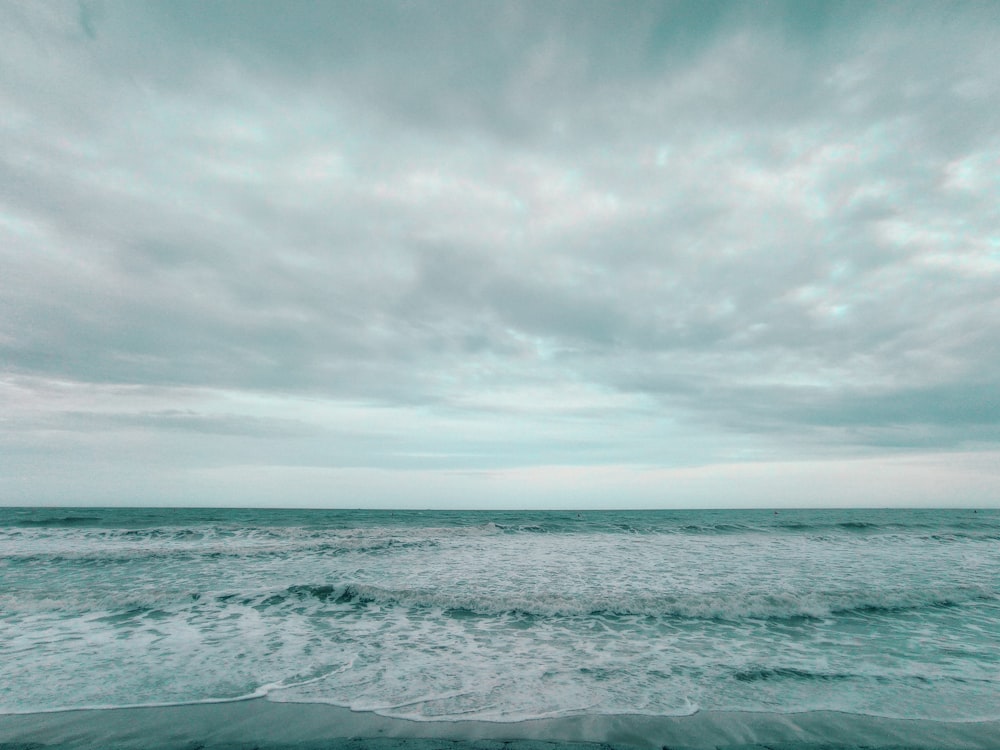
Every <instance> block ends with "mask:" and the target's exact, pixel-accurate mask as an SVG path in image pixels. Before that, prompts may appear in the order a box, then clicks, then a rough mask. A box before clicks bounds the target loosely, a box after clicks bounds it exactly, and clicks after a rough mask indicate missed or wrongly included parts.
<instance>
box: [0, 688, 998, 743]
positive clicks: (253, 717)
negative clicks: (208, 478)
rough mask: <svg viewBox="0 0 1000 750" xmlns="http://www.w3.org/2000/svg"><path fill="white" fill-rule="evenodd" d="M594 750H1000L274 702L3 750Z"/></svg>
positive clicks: (138, 712) (967, 733) (731, 716)
mask: <svg viewBox="0 0 1000 750" xmlns="http://www.w3.org/2000/svg"><path fill="white" fill-rule="evenodd" d="M595 744H597V745H604V746H605V747H607V746H611V747H613V748H617V747H621V748H655V749H656V750H660V749H662V748H668V749H669V750H685V749H686V748H689V749H692V750H693V749H697V750H708V749H709V748H725V749H726V750H760V749H761V748H769V750H821V749H822V750H833V749H835V748H838V749H839V748H879V749H884V750H888V749H889V748H891V749H892V750H899V749H901V748H913V749H914V750H931V749H935V750H944V749H947V750H953V749H954V750H959V749H961V750H994V749H997V748H1000V721H988V722H939V721H922V720H904V719H883V718H877V717H869V716H858V715H851V714H842V713H837V712H830V711H815V712H806V713H798V714H773V713H744V712H700V713H697V714H694V715H692V716H684V717H659V716H642V715H618V716H599V715H596V716H590V715H581V716H571V717H564V718H558V719H541V720H537V721H525V722H518V723H493V722H482V721H463V722H422V721H421V722H414V721H405V720H400V719H389V718H385V717H382V716H378V715H377V714H372V713H359V712H354V711H350V710H348V709H345V708H339V707H336V706H328V705H318V704H301V703H276V702H271V701H268V700H266V699H254V700H246V701H239V702H231V703H214V704H197V705H184V706H166V707H151V708H123V709H93V710H82V711H60V712H53V713H40V714H17V715H4V716H0V750H15V749H16V750H28V749H29V748H31V749H33V750H42V749H43V748H45V749H46V750H57V749H58V750H96V749H97V748H121V749H122V750H126V749H127V750H140V749H141V750H167V749H168V748H169V749H171V750H173V749H174V748H177V749H178V750H199V749H203V750H251V749H252V748H257V749H258V750H320V748H329V749H330V750H333V749H335V748H336V749H338V750H339V749H344V750H348V749H349V750H446V749H447V750H543V749H544V750H583V748H593V747H594V745H595Z"/></svg>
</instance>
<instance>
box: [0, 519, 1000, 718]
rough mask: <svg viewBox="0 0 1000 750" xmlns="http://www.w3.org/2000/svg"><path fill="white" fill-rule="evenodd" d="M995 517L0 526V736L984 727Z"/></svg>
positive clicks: (998, 655) (995, 630)
mask: <svg viewBox="0 0 1000 750" xmlns="http://www.w3.org/2000/svg"><path fill="white" fill-rule="evenodd" d="M998 644H1000V512H998V511H984V510H980V511H978V512H977V513H973V511H971V510H949V511H931V510H920V511H916V510H891V511H888V510H882V511H861V510H836V511H833V510H831V511H781V512H779V513H777V514H775V513H773V512H771V511H683V512H652V511H650V512H646V511H634V512H611V511H608V512H585V513H581V514H577V513H561V512H438V511H427V512H395V513H392V512H388V511H275V510H186V509H165V510H148V509H146V510H139V509H126V510H122V509H117V510H112V509H68V508H60V509H51V508H50V509H10V508H7V509H4V508H0V665H2V668H0V669H2V672H3V676H4V679H3V680H0V712H2V713H19V712H34V711H49V710H54V709H63V708H75V707H98V706H126V705H151V704H168V703H188V702H204V701H223V700H231V699H235V698H242V697H249V696H260V695H266V696H267V697H268V698H269V699H270V700H274V701H298V702H325V703H332V704H337V705H341V706H347V707H350V708H353V709H356V710H367V711H376V712H378V713H381V714H384V715H387V716H395V717H405V718H411V719H421V720H426V719H445V720H449V719H450V720H457V719H487V720H497V721H517V720H522V719H529V718H535V717H542V716H560V715H569V714H575V713H588V714H616V713H643V714H652V715H681V714H688V713H692V712H695V711H697V710H699V709H703V710H707V709H720V710H727V709H730V710H750V711H769V712H774V711H778V712H793V711H794V712H797V711H806V710H811V709H834V710H840V711H845V712H851V713H864V714H872V715H877V716H886V717H897V718H931V719H942V720H978V719H996V718H1000V646H998Z"/></svg>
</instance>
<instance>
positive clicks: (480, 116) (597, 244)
mask: <svg viewBox="0 0 1000 750" xmlns="http://www.w3.org/2000/svg"><path fill="white" fill-rule="evenodd" d="M998 41H1000V9H998V8H996V7H994V6H992V5H990V4H950V5H947V6H940V7H936V6H929V5H925V4H909V3H904V4H890V3H886V4H879V5H876V6H872V5H871V4H868V3H860V4H852V3H833V4H826V3H801V2H793V3H772V4H768V5H744V4H736V3H704V2H700V3H639V2H636V3H628V4H624V5H623V4H617V3H615V4H609V3H556V2H553V3H530V2H528V3H495V4H494V3H471V4H470V3H464V2H455V3H449V2H445V3H428V4H418V3H403V2H399V3H387V2H375V3H364V4H358V3H343V4H331V3H326V2H323V3H290V4H288V5H275V4H273V3H246V2H238V3H237V2H233V3H227V2H219V3H212V4H210V5H207V6H206V5H205V4H203V3H198V2H181V1H179V0H171V1H170V2H163V3H145V4H135V3H115V2H83V3H80V4H72V3H62V2H53V3H33V4H28V5H25V4H20V3H4V4H2V5H0V50H2V51H0V111H2V112H3V115H2V117H0V138H2V142H3V143H4V148H3V149H2V150H0V265H2V268H3V273H2V275H0V362H2V364H3V370H2V372H0V409H2V411H0V414H3V415H4V419H3V421H2V423H0V447H2V448H3V450H4V453H5V454H6V455H7V456H8V459H7V460H8V461H9V462H10V467H11V469H12V471H11V472H10V473H9V474H8V477H7V479H6V480H5V481H4V483H3V484H2V485H0V491H3V492H4V493H5V496H4V497H2V498H0V502H5V501H6V502H14V501H18V502H28V501H33V500H35V499H41V500H46V501H72V500H73V497H74V496H73V493H74V492H78V493H80V494H81V496H83V495H85V496H86V497H87V499H88V501H92V500H94V499H95V498H99V497H105V498H106V499H107V500H108V501H109V502H124V501H139V500H141V498H135V497H124V495H125V494H127V492H128V493H135V492H140V490H136V489H134V488H131V489H129V490H128V491H127V492H126V490H125V489H123V488H124V487H125V485H124V484H121V483H120V482H117V481H116V480H115V476H116V472H124V473H128V472H127V471H125V464H126V463H127V464H128V466H129V467H130V468H129V471H132V470H133V469H135V470H136V471H138V470H139V469H138V468H136V467H139V468H141V467H146V468H148V469H149V470H150V471H152V470H153V467H160V468H161V469H162V471H161V472H160V473H159V474H157V475H156V476H158V477H159V480H158V481H162V482H168V483H169V482H171V481H172V482H174V483H175V484H176V487H177V488H178V490H177V492H178V493H180V494H181V495H183V496H182V497H178V498H177V501H178V502H183V501H185V498H189V499H192V501H197V502H211V501H212V500H213V493H220V492H222V493H224V489H220V485H212V486H211V489H205V488H207V487H208V485H199V483H198V481H197V480H196V479H193V478H192V477H195V476H197V474H196V472H199V471H205V470H211V471H217V472H229V474H227V476H229V477H230V478H232V477H233V476H235V475H236V474H238V473H239V472H240V471H244V470H246V467H251V466H252V467H261V466H275V467H286V468H288V467H290V468H288V470H291V469H292V468H295V467H302V468H309V467H311V468H312V469H315V470H323V471H325V470H332V469H347V468H351V469H352V470H372V471H381V470H390V471H399V472H406V471H430V470H433V471H440V472H448V471H484V472H486V471H522V470H528V469H529V468H531V467H546V466H548V467H556V466H559V467H577V468H578V469H580V470H581V471H583V470H585V469H588V468H593V467H601V466H614V467H630V466H631V467H636V468H635V471H637V472H638V471H644V470H653V469H655V470H672V469H679V468H683V467H711V466H716V465H717V466H729V465H736V464H740V465H743V464H744V463H746V462H776V461H782V462H788V461H797V460H806V459H808V460H811V461H828V462H836V461H847V460H852V461H853V460H865V461H868V460H877V459H880V458H881V459H885V460H887V461H896V460H897V458H894V456H898V455H899V454H901V453H902V454H907V453H909V454H914V455H915V452H925V453H927V452H932V453H934V454H935V455H938V454H940V453H941V452H942V451H944V452H949V453H951V454H954V455H956V456H958V455H963V456H964V455H968V456H972V458H969V461H971V462H972V463H974V464H975V465H976V466H979V463H978V459H975V455H977V454H978V455H985V454H988V453H991V452H995V451H997V449H998V447H1000V445H998V444H1000V397H998V395H997V394H998V393H1000V376H998V375H997V373H1000V345H998V342H1000V324H998V323H997V321H998V320H1000V135H998V134H1000V107H998V105H997V104H996V102H997V101H1000V72H998V71H1000V43H998ZM970 465H972V464H970ZM95 466H104V467H106V469H107V478H106V479H102V480H100V481H98V480H97V479H94V480H93V482H91V484H90V485H87V483H86V481H85V482H84V486H83V487H81V486H80V485H79V484H77V485H76V486H74V485H73V484H72V481H71V480H70V479H69V478H68V477H72V476H78V475H79V474H80V473H81V472H82V473H84V474H85V473H86V472H87V467H91V470H93V467H95ZM284 470H285V469H283V471H284ZM532 470H534V469H532ZM621 470H622V471H626V469H624V468H623V469H621ZM553 471H554V469H553ZM720 471H722V470H721V469H720ZM976 471H979V470H978V469H977V470H976ZM292 474H295V472H294V471H293V472H292ZM55 475H58V476H64V477H67V478H64V479H61V480H58V481H56V480H54V479H52V480H51V481H50V479H49V478H51V477H52V476H55ZM151 476H152V474H151ZM635 476H638V474H636V475H635ZM720 476H721V474H720ZM977 476H978V474H977ZM637 481H638V480H637ZM405 484H406V483H405V481H404V482H402V484H401V486H400V492H403V491H404V490H405ZM626 484H627V483H626ZM221 486H223V487H224V486H225V483H224V482H223V483H222V485H221ZM310 486H311V485H310ZM352 486H353V485H352ZM363 486H364V484H363V483H361V489H357V488H355V489H352V490H351V492H352V493H354V494H355V495H356V496H357V497H358V503H359V504H360V503H362V502H363V501H365V500H366V497H365V491H364V489H363ZM199 487H201V488H202V489H199ZM303 487H305V485H303ZM807 490H808V487H806V488H804V492H807ZM288 492H289V495H290V496H294V498H295V500H294V501H295V502H299V503H302V502H326V501H327V499H326V498H317V497H315V495H314V494H312V493H315V489H309V490H308V493H307V491H306V490H305V489H303V490H302V491H301V492H299V491H297V490H296V483H295V482H294V481H292V480H290V481H289V489H288ZM380 492H381V491H380ZM901 493H902V494H901V496H900V497H898V498H893V497H887V496H885V493H882V494H879V495H878V497H877V498H873V500H875V501H878V502H887V501H899V502H905V500H906V498H905V497H904V496H902V495H905V490H901ZM238 494H239V493H238V492H236V491H235V490H234V491H233V492H232V493H230V495H229V496H226V497H221V496H218V495H215V496H214V497H215V498H216V499H217V500H219V501H225V502H238V501H239V498H238ZM383 494H384V493H383ZM536 494H537V493H536ZM307 495H308V496H307ZM973 499H974V500H976V501H977V502H978V501H984V502H985V501H990V502H993V501H1000V496H997V494H996V492H995V491H994V492H993V494H992V495H991V494H990V493H989V492H988V491H986V492H984V493H980V494H979V495H977V496H976V497H975V498H973ZM161 500H162V498H161ZM941 500H942V502H944V501H949V502H950V501H952V500H953V499H952V498H941ZM330 501H331V502H334V501H336V502H340V500H339V499H335V500H330ZM373 501H377V502H380V503H382V504H385V502H386V501H385V498H384V497H382V496H381V495H380V496H379V497H378V498H376V499H375V500H373ZM536 501H538V502H544V497H543V498H541V499H538V498H536ZM618 501H619V500H618V499H615V500H612V499H609V500H608V501H607V503H608V504H613V502H618ZM620 501H621V502H625V503H628V492H627V488H626V490H623V496H622V498H621V500H620ZM739 501H740V498H739V497H738V496H734V497H733V499H732V502H737V503H738V502H739ZM956 501H961V499H957V500H956ZM274 502H275V503H278V502H281V499H280V498H275V499H274ZM456 502H457V501H456ZM595 502H596V501H595ZM643 502H644V503H645V502H655V501H653V500H649V499H648V498H647V499H644V500H643ZM699 502H700V501H699ZM732 502H730V503H727V502H726V501H725V500H723V499H720V500H719V502H718V503H717V504H732ZM755 502H760V499H759V498H758V499H757V500H755ZM809 502H810V499H809V497H807V496H806V494H804V495H803V497H802V500H801V503H799V504H809ZM348 504H354V503H348ZM389 504H391V503H389ZM465 504H470V505H472V504H475V501H474V498H473V499H470V500H469V501H467V502H466V503H465ZM508 504H515V505H516V504H517V499H516V498H513V497H512V498H511V499H510V502H509V503H508Z"/></svg>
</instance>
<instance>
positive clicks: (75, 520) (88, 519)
mask: <svg viewBox="0 0 1000 750" xmlns="http://www.w3.org/2000/svg"><path fill="white" fill-rule="evenodd" d="M100 520H101V519H100V517H98V516H59V517H56V518H37V519H35V518H25V519H22V520H19V521H17V522H16V523H15V526H25V527H28V528H32V527H42V528H45V527H58V526H90V525H93V524H95V523H99V522H100Z"/></svg>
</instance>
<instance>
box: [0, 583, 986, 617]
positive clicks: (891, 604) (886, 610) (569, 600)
mask: <svg viewBox="0 0 1000 750" xmlns="http://www.w3.org/2000/svg"><path fill="white" fill-rule="evenodd" d="M998 601H1000V592H998V591H996V590H993V589H991V588H988V587H983V586H973V585H963V586H954V587H945V586H942V587H936V588H928V589H922V590H913V589H885V590H863V591H829V592H815V591H809V592H787V591H786V592H766V591H753V590H747V591H736V592H733V591H717V592H706V593H694V592H692V593H687V594H679V595H672V594H658V595H636V594H634V593H629V592H615V591H611V592H608V593H604V592H601V593H594V592H587V591H583V592H579V593H576V594H572V595H570V594H566V595H560V594H555V593H552V592H548V593H536V592H503V591H501V592H492V593H483V592H460V591H447V590H440V589H433V588H421V587H399V588H394V587H388V586H380V585H377V584H372V583H362V582H346V583H308V584H293V585H290V586H286V587H283V588H279V589H272V590H266V591H256V592H225V591H191V590H185V589H161V590H153V591H136V592H118V591H112V592H104V593H101V594H95V593H93V592H90V591H85V590H81V591H76V592H73V593H72V594H63V595H62V596H61V597H59V598H56V597H54V596H53V597H45V596H40V597H37V598H34V599H26V598H24V597H23V596H22V597H17V596H14V595H13V594H0V609H4V610H8V611H26V610H30V611H64V612H67V613H69V612H75V613H80V612H108V613H112V614H111V615H110V616H114V617H118V616H125V617H135V616H143V615H146V614H148V613H150V612H164V613H171V612H177V611H183V610H187V609H189V608H192V607H204V606H210V607H228V606H242V607H251V608H254V609H256V610H258V611H260V612H261V613H264V614H266V613H268V612H274V614H276V615H281V614H283V613H284V610H286V609H287V608H288V607H289V606H294V607H295V608H296V610H298V609H299V608H301V607H302V606H305V607H306V608H307V609H306V611H305V613H306V614H308V613H309V612H308V609H309V607H310V605H311V606H312V607H314V608H316V609H317V610H318V609H322V608H325V607H329V606H351V607H362V608H363V607H365V606H367V605H371V604H375V605H380V606H401V607H407V608H418V609H437V610H441V611H442V612H443V613H444V614H445V616H450V617H459V618H461V617H469V616H482V617H495V616H521V617H538V618H559V617H571V618H574V617H619V616H620V617H628V616H635V617H653V618H664V619H677V620H717V621H729V622H742V621H749V620H757V621H767V620H778V621H780V620H809V619H812V620H819V619H826V618H831V617H850V616H855V617H865V618H873V617H885V616H891V615H893V614H897V613H900V612H909V611H915V610H935V609H939V610H940V609H949V608H954V607H961V606H965V605H970V604H974V603H983V602H994V603H995V602H998Z"/></svg>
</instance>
